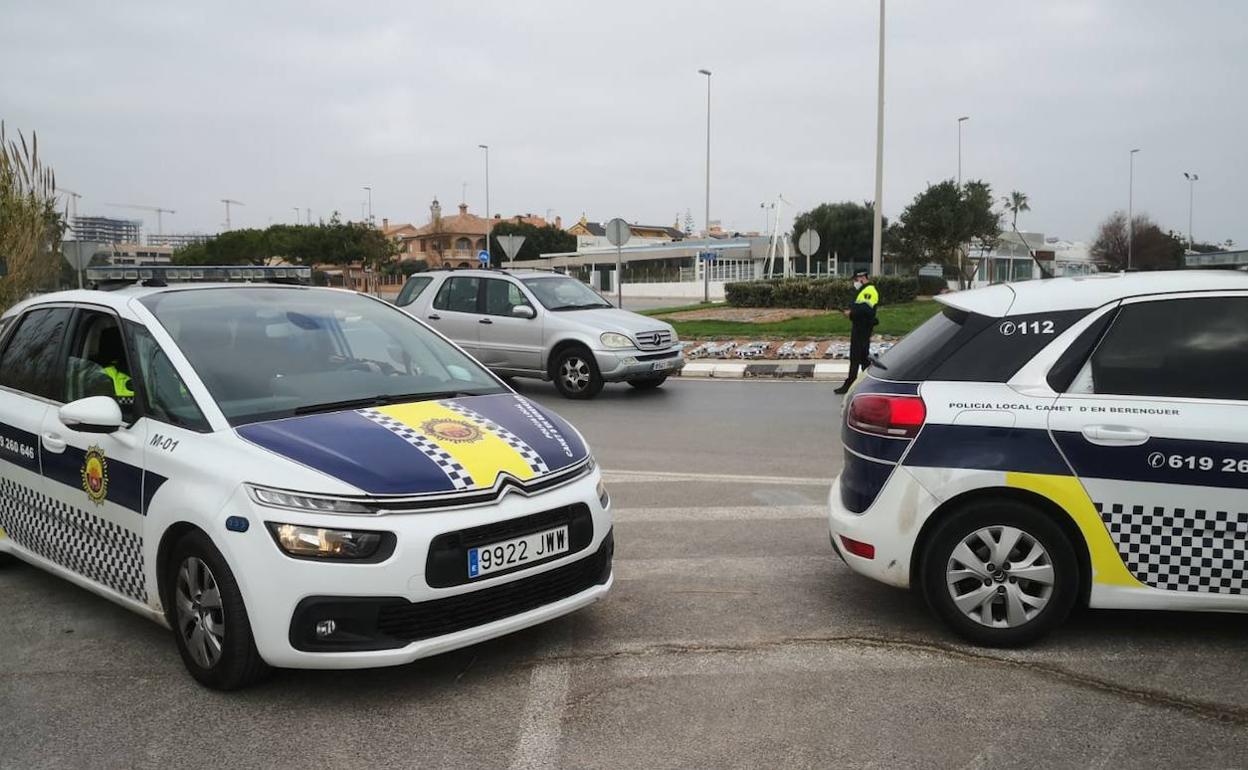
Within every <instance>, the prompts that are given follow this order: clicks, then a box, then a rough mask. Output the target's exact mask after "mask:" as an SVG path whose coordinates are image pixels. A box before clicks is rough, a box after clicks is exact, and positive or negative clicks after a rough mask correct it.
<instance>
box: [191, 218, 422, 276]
mask: <svg viewBox="0 0 1248 770" xmlns="http://www.w3.org/2000/svg"><path fill="white" fill-rule="evenodd" d="M397 253H398V246H397V245H396V244H395V243H394V242H393V241H391V240H390V239H388V238H386V236H385V235H383V234H382V232H381V231H380V230H378V229H377V228H375V227H370V226H369V225H368V224H366V223H364V222H343V221H342V220H341V218H340V217H339V215H338V213H337V212H334V215H333V216H332V217H330V220H329V221H328V222H322V223H320V224H316V225H271V226H270V227H268V228H267V229H264V230H230V231H228V232H224V233H221V234H220V235H218V236H217V237H216V238H213V239H212V240H210V241H208V242H206V243H197V244H194V245H191V246H187V247H185V248H182V249H179V250H178V251H177V252H175V253H174V255H173V262H174V264H178V265H263V264H268V263H271V262H274V261H278V260H284V261H287V262H292V263H294V264H298V265H306V266H309V267H310V266H312V265H326V264H329V265H347V264H353V263H359V264H363V265H367V266H368V267H371V268H373V269H375V270H379V269H380V268H381V266H382V265H383V264H384V263H385V262H387V261H389V260H390V259H391V258H392V257H393V256H394V255H395V254H397Z"/></svg>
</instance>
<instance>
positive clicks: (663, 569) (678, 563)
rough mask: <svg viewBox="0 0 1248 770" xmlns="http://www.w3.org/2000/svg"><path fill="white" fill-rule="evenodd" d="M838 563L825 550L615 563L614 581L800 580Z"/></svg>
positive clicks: (628, 560) (833, 567) (830, 553)
mask: <svg viewBox="0 0 1248 770" xmlns="http://www.w3.org/2000/svg"><path fill="white" fill-rule="evenodd" d="M838 564H839V562H838V561H837V560H836V557H835V556H833V555H832V548H831V547H830V546H829V547H828V555H827V556H736V557H732V558H725V557H722V556H716V557H707V558H692V559H620V558H617V559H616V560H615V578H616V580H645V579H647V578H682V579H690V580H698V579H707V580H731V579H734V578H749V579H751V580H755V579H758V578H790V579H794V578H796V579H800V578H804V577H808V576H811V575H817V574H821V573H827V572H831V571H832V570H834V569H836V567H837V565H838Z"/></svg>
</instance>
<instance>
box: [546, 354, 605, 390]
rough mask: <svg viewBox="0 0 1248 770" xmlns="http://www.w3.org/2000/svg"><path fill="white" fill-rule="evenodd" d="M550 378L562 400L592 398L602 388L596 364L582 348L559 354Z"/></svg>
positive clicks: (592, 357) (600, 376)
mask: <svg viewBox="0 0 1248 770" xmlns="http://www.w3.org/2000/svg"><path fill="white" fill-rule="evenodd" d="M551 376H552V378H553V379H554V381H555V387H556V388H557V389H558V390H559V393H560V394H561V395H562V396H563V397H564V398H593V397H594V396H596V395H598V393H599V391H601V390H602V386H603V381H602V375H601V374H600V373H599V372H598V364H597V362H595V361H594V356H593V354H591V353H590V352H589V351H588V350H585V349H584V348H568V349H566V350H564V351H563V352H562V353H560V354H559V357H558V358H556V359H555V365H554V367H553V369H552V371H551Z"/></svg>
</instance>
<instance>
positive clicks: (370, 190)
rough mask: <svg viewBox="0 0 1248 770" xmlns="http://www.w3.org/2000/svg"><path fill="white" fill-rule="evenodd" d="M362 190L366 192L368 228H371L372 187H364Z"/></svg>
mask: <svg viewBox="0 0 1248 770" xmlns="http://www.w3.org/2000/svg"><path fill="white" fill-rule="evenodd" d="M363 189H365V190H368V226H369V227H372V226H373V187H372V185H364V187H363Z"/></svg>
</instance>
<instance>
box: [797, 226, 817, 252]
mask: <svg viewBox="0 0 1248 770" xmlns="http://www.w3.org/2000/svg"><path fill="white" fill-rule="evenodd" d="M797 250H798V251H800V252H802V256H804V257H813V256H814V255H815V252H816V251H818V250H819V233H817V232H815V231H814V230H813V229H808V230H806V231H805V232H803V233H802V234H801V236H800V237H799V238H798V239H797Z"/></svg>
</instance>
